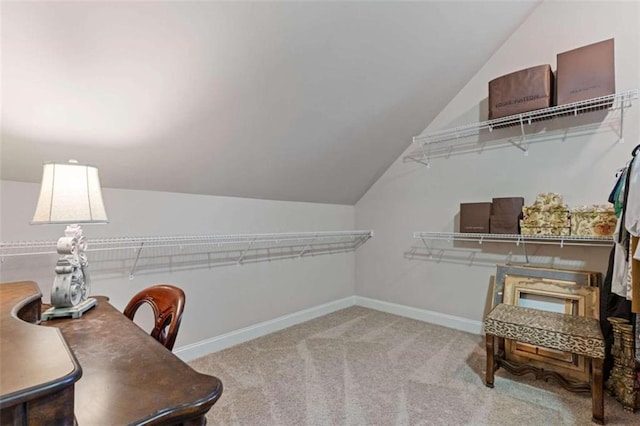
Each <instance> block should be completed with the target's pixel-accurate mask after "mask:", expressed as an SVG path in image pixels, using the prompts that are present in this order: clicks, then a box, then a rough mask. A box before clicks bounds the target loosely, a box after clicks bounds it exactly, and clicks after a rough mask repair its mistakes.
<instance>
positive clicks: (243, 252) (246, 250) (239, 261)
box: [237, 240, 256, 265]
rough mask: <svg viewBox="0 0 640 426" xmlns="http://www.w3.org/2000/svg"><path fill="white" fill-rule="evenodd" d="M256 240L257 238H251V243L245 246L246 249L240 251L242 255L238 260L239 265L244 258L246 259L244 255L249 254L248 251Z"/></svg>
mask: <svg viewBox="0 0 640 426" xmlns="http://www.w3.org/2000/svg"><path fill="white" fill-rule="evenodd" d="M255 241H256V240H251V241H250V242H249V244H248V245H247V248H245V249H244V250H243V251H242V253H240V257H239V258H238V260H237V262H238V265H242V260H243V259H244V256H245V255H246V254H247V252H248V251H249V249H250V248H251V246H252V245H253V243H254V242H255Z"/></svg>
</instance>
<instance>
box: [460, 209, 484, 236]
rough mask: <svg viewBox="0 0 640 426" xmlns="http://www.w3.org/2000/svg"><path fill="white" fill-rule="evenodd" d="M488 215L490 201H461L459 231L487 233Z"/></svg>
mask: <svg viewBox="0 0 640 426" xmlns="http://www.w3.org/2000/svg"><path fill="white" fill-rule="evenodd" d="M490 217H491V203H462V204H460V232H466V233H475V234H487V233H489V218H490Z"/></svg>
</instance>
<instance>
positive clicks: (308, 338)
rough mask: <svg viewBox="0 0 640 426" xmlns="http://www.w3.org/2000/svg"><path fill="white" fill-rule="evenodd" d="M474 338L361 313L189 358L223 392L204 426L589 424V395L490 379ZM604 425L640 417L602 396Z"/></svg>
mask: <svg viewBox="0 0 640 426" xmlns="http://www.w3.org/2000/svg"><path fill="white" fill-rule="evenodd" d="M485 362H486V361H485V349H484V341H483V338H482V337H481V336H477V335H473V334H468V333H464V332H461V331H457V330H453V329H449V328H445V327H440V326H436V325H432V324H428V323H424V322H420V321H416V320H411V319H408V318H403V317H399V316H396V315H391V314H386V313H383V312H379V311H374V310H371V309H367V308H362V307H358V306H355V307H351V308H347V309H343V310H340V311H337V312H334V313H332V314H329V315H326V316H324V317H321V318H317V319H314V320H312V321H308V322H306V323H303V324H299V325H296V326H294V327H291V328H288V329H286V330H282V331H280V332H277V333H273V334H270V335H267V336H264V337H261V338H259V339H255V340H252V341H250V342H247V343H244V344H241V345H237V346H234V347H232V348H229V349H225V350H223V351H220V352H216V353H213V354H210V355H207V356H205V357H202V358H199V359H196V360H194V361H192V362H190V363H189V364H190V365H191V366H192V367H193V368H194V369H196V370H197V371H200V372H202V373H206V374H211V375H215V376H217V377H219V378H220V379H221V380H222V382H223V384H224V392H223V394H222V397H221V398H220V400H219V401H218V402H217V403H216V405H214V406H213V408H212V409H211V411H210V412H209V413H208V415H207V419H208V422H209V424H210V425H269V426H278V425H283V426H284V425H296V426H299V425H313V426H315V425H358V426H359V425H363V426H364V425H518V424H521V425H589V424H592V423H591V396H590V394H586V393H580V394H577V393H571V392H568V391H566V390H564V389H562V388H561V387H560V386H558V385H556V384H554V383H546V382H544V381H540V380H538V381H536V380H535V379H533V376H531V375H527V376H520V377H517V376H512V375H510V374H509V373H507V372H505V371H504V370H503V369H500V370H498V372H497V373H496V379H495V388H494V389H489V388H487V387H485V386H484V382H483V378H484V371H485ZM605 421H606V424H607V425H611V426H613V425H634V424H635V425H640V414H635V415H634V414H631V413H628V412H625V411H624V410H623V409H622V406H621V405H620V403H618V402H617V401H616V400H615V399H613V398H611V397H609V396H608V395H607V396H605Z"/></svg>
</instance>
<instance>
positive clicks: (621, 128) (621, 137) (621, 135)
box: [618, 99, 624, 143]
mask: <svg viewBox="0 0 640 426" xmlns="http://www.w3.org/2000/svg"><path fill="white" fill-rule="evenodd" d="M623 132H624V99H622V100H621V101H620V138H618V143H624V136H623Z"/></svg>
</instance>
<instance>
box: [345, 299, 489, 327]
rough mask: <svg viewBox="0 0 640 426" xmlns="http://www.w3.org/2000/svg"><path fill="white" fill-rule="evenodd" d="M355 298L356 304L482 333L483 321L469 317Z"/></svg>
mask: <svg viewBox="0 0 640 426" xmlns="http://www.w3.org/2000/svg"><path fill="white" fill-rule="evenodd" d="M355 299H356V300H355V304H356V305H358V306H364V307H365V308H369V309H375V310H377V311H382V312H386V313H389V314H394V315H400V316H402V317H407V318H411V319H416V320H419V321H424V322H428V323H431V324H437V325H441V326H443V327H448V328H454V329H456V330H461V331H466V332H467V333H473V334H481V333H482V322H481V321H474V320H470V319H467V318H462V317H456V316H454V315H448V314H442V313H440V312H434V311H428V310H426V309H420V308H413V307H411V306H406V305H399V304H397V303H391V302H384V301H382V300H377V299H370V298H368V297H362V296H355Z"/></svg>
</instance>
